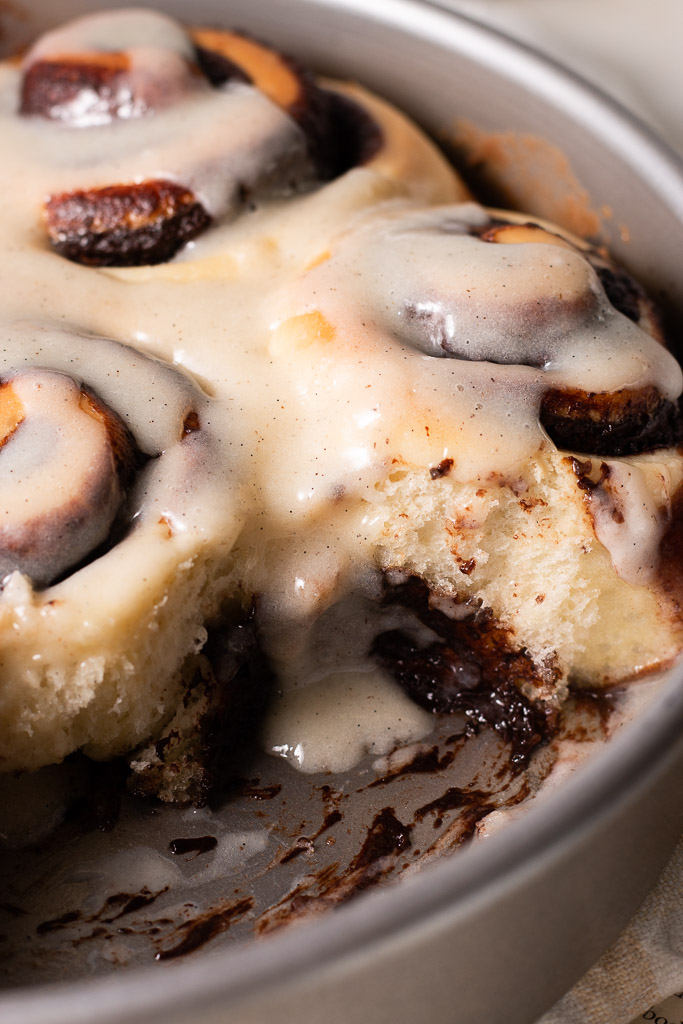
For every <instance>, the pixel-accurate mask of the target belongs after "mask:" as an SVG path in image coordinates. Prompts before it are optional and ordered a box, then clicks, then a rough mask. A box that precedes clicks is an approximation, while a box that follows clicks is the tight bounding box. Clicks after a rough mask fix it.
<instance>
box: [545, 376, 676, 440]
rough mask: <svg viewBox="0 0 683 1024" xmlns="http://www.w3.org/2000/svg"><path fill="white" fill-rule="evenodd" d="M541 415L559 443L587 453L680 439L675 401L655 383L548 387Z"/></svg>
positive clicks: (549, 431)
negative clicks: (599, 388) (633, 387)
mask: <svg viewBox="0 0 683 1024" xmlns="http://www.w3.org/2000/svg"><path fill="white" fill-rule="evenodd" d="M540 420H541V423H542V424H543V426H544V427H545V429H546V430H547V432H548V435H549V436H550V438H551V439H552V441H553V442H554V443H555V444H556V445H557V447H558V448H563V449H567V450H569V451H575V452H582V453H585V454H591V455H605V456H612V455H639V454H640V453H641V452H647V451H655V450H656V449H658V448H668V447H671V446H674V445H679V444H681V443H682V442H683V420H682V419H681V412H680V407H679V405H678V404H677V403H674V402H669V401H667V400H665V399H663V398H662V396H661V395H660V394H659V392H658V391H657V390H656V388H654V387H644V388H640V389H639V390H638V391H630V390H626V389H621V390H619V391H613V392H593V391H579V390H578V389H576V388H567V389H563V390H551V391H547V392H546V394H545V395H544V396H543V400H542V402H541V412H540Z"/></svg>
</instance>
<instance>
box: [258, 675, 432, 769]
mask: <svg viewBox="0 0 683 1024" xmlns="http://www.w3.org/2000/svg"><path fill="white" fill-rule="evenodd" d="M432 727H433V718H432V716H431V715H429V714H428V713H427V712H426V711H423V710H422V709H421V708H418V707H417V706H416V705H415V704H413V702H412V701H411V700H409V698H408V697H406V695H405V694H404V693H403V691H402V690H401V689H400V688H399V687H398V686H397V685H396V683H394V682H393V681H392V680H391V679H390V678H388V677H387V676H386V675H385V674H384V673H382V672H380V671H379V670H377V669H374V670H371V671H366V672H339V673H335V674H333V675H330V676H328V677H327V678H325V679H322V680H321V681H320V682H318V683H313V684H311V685H309V686H304V687H302V688H300V689H293V690H289V691H287V692H286V693H284V694H283V695H282V696H281V697H280V698H279V700H278V702H277V704H276V707H275V708H274V710H273V711H272V712H271V715H270V717H269V720H268V723H267V725H266V729H265V734H264V738H263V742H264V745H265V747H266V749H267V750H270V752H271V753H273V754H277V755H279V756H280V757H284V758H286V759H287V760H288V761H290V762H291V763H292V764H294V765H295V766H296V767H297V768H299V769H301V771H304V772H310V773H315V772H324V771H328V772H343V771H347V770H348V769H349V768H351V767H353V765H354V764H356V763H357V762H358V761H359V760H360V759H361V758H362V756H363V755H364V754H366V753H372V754H386V753H388V752H389V751H390V750H392V749H393V748H394V747H396V746H398V744H401V743H413V742H415V741H416V740H419V739H422V738H423V737H424V736H426V735H427V734H428V733H429V732H430V731H431V729H432Z"/></svg>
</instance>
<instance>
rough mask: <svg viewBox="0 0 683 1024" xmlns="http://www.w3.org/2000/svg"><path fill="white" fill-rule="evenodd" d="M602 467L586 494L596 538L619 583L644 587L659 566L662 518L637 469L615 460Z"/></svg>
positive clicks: (660, 510) (647, 486)
mask: <svg viewBox="0 0 683 1024" xmlns="http://www.w3.org/2000/svg"><path fill="white" fill-rule="evenodd" d="M602 464H603V465H604V466H606V467H607V469H608V471H609V472H608V475H607V476H606V478H605V479H604V480H602V481H601V482H600V484H599V485H598V486H597V487H595V488H594V489H593V490H591V491H590V492H589V502H590V510H591V513H592V515H593V521H594V523H595V533H596V536H597V538H598V540H599V541H600V543H601V544H604V545H605V547H606V548H607V549H608V551H609V553H610V555H611V557H612V564H613V565H614V568H615V570H616V572H617V573H618V574H619V576H620V577H621V578H622V580H626V582H627V583H636V584H641V585H643V584H646V583H647V582H648V581H649V580H651V579H652V577H653V576H654V573H655V570H656V569H657V566H658V565H659V542H660V540H661V538H662V534H663V533H664V528H665V527H666V525H667V519H666V516H665V515H664V514H663V511H662V508H661V506H660V505H658V503H657V502H656V501H655V496H654V494H653V491H652V488H651V486H649V482H648V480H647V477H646V476H645V473H644V472H643V470H642V469H641V468H639V467H638V466H628V465H626V464H625V463H623V462H618V461H617V460H603V463H602Z"/></svg>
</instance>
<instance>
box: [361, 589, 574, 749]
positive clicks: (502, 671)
mask: <svg viewBox="0 0 683 1024" xmlns="http://www.w3.org/2000/svg"><path fill="white" fill-rule="evenodd" d="M433 596H434V595H432V592H431V591H430V589H429V587H428V586H427V584H426V583H425V582H424V580H422V579H420V578H419V577H416V576H412V577H410V578H409V579H407V580H406V581H405V582H401V583H399V584H392V583H391V582H390V580H389V579H388V577H387V576H385V580H384V596H383V602H384V603H385V604H387V605H390V604H398V605H402V606H404V607H405V608H409V609H410V610H411V611H413V612H414V613H415V615H416V616H417V617H418V619H419V620H420V621H421V622H423V623H424V624H425V625H426V626H428V627H429V629H431V630H433V632H434V633H436V634H437V636H438V637H439V639H438V640H436V641H434V642H432V643H429V644H427V645H425V646H421V645H420V644H419V643H418V642H417V641H416V640H415V639H414V638H413V637H411V636H410V635H409V634H408V633H406V632H404V631H403V630H396V629H393V630H389V631H387V632H385V633H381V634H380V635H379V636H378V637H377V638H376V639H375V641H374V643H373V645H372V651H371V653H372V654H373V655H374V657H376V658H377V660H378V661H379V663H380V664H381V665H382V666H383V667H384V668H385V669H386V670H387V671H388V672H390V673H391V674H392V675H393V676H394V678H395V679H396V680H397V681H398V682H399V683H400V684H401V686H402V687H403V688H404V689H405V690H406V691H407V693H409V694H410V696H411V697H412V698H413V699H414V700H415V701H417V703H418V704H420V705H422V707H424V708H427V710H429V711H433V712H436V713H440V714H454V713H462V714H464V715H465V717H466V719H467V722H468V724H469V726H470V728H471V729H472V730H473V731H476V730H477V729H478V728H479V727H481V726H488V727H490V728H493V729H495V730H496V732H498V733H499V734H500V735H501V736H502V737H503V738H504V739H505V740H506V741H507V742H508V743H510V745H511V748H512V755H511V756H512V761H513V763H515V764H520V763H524V762H526V761H527V760H528V758H529V756H530V755H531V753H532V752H533V750H534V749H535V747H537V746H538V745H539V744H540V743H542V742H544V741H545V740H547V739H548V737H549V735H550V733H551V731H552V728H553V724H554V723H553V713H552V711H550V710H549V709H548V708H545V707H543V706H541V705H540V704H539V703H535V702H533V701H532V700H530V699H529V698H528V697H526V696H525V694H524V692H522V690H523V688H524V689H526V690H528V689H529V688H530V687H534V686H539V685H541V686H546V685H547V682H548V676H557V675H558V673H557V671H556V670H555V669H554V667H553V666H552V665H547V666H544V667H543V668H539V667H537V666H536V665H535V664H534V662H533V661H532V659H531V658H530V656H529V655H528V654H527V653H526V651H524V650H523V649H519V648H516V647H515V645H514V641H513V638H512V635H511V631H510V630H508V629H506V628H505V627H504V626H502V625H500V623H498V622H497V621H496V620H495V619H494V617H493V614H492V613H491V611H490V610H488V609H484V608H477V607H472V609H471V614H469V613H468V612H467V611H466V614H465V615H464V616H463V611H464V610H465V609H464V608H463V605H462V603H460V602H459V601H458V600H457V599H456V598H449V597H441V596H439V597H438V604H439V607H436V606H435V603H433V602H432V600H431V599H432V597H433ZM449 606H450V608H451V609H452V612H453V616H452V617H451V615H449V614H447V613H446V612H444V611H442V610H440V609H443V608H448V607H449Z"/></svg>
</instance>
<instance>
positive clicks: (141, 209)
mask: <svg viewBox="0 0 683 1024" xmlns="http://www.w3.org/2000/svg"><path fill="white" fill-rule="evenodd" d="M45 220H46V223H47V229H48V234H49V237H50V242H51V243H52V246H53V248H54V249H55V250H56V251H57V252H58V253H60V254H61V255H62V256H66V257H67V259H70V260H74V261H75V262H77V263H84V264H86V265H87V266H94V267H108V266H119V267H122V266H123V267H131V266H141V265H144V264H150V263H164V262H165V261H166V260H170V259H171V258H172V257H173V256H175V254H176V253H177V252H178V250H179V249H181V248H182V246H183V245H185V243H186V242H189V241H190V239H192V238H196V236H197V235H198V234H200V233H201V232H202V231H204V230H205V229H206V228H207V227H208V226H209V224H210V223H211V217H210V216H209V214H208V213H207V212H206V210H205V209H204V207H203V206H202V204H201V203H200V202H198V201H197V199H196V198H195V196H194V195H193V194H192V192H190V191H189V190H188V189H186V188H183V186H182V185H176V184H175V183H174V182H171V181H164V180H158V181H144V182H140V183H139V184H128V185H112V186H109V187H107V188H100V189H89V190H83V191H77V192H67V193H64V194H62V195H56V196H50V198H49V199H48V200H47V202H46V204H45Z"/></svg>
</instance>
